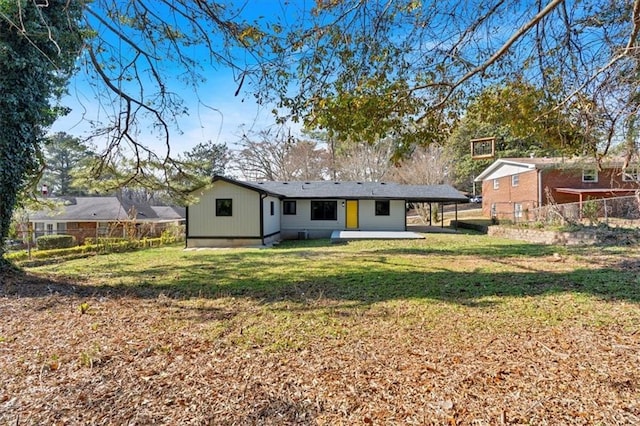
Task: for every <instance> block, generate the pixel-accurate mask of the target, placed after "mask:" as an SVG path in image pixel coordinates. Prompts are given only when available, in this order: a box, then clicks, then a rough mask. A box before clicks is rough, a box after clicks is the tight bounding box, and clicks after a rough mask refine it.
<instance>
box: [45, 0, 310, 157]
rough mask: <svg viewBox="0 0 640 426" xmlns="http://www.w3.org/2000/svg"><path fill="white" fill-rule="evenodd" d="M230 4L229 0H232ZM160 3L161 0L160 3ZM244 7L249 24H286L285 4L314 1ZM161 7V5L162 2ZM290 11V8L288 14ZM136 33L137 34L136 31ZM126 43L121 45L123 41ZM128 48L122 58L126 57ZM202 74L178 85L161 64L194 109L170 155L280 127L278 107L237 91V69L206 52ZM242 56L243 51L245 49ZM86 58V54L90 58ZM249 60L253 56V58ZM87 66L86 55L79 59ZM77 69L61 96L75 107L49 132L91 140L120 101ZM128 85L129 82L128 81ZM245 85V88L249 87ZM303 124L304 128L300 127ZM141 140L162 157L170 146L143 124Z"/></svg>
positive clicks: (269, 1) (271, 0)
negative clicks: (96, 124) (95, 125)
mask: <svg viewBox="0 0 640 426" xmlns="http://www.w3.org/2000/svg"><path fill="white" fill-rule="evenodd" d="M229 3H231V2H228V1H227V2H225V4H229ZM158 4H160V3H158ZM241 4H245V6H244V7H243V9H242V16H243V17H245V19H247V20H248V21H249V22H253V21H255V20H258V21H260V22H265V21H271V20H273V19H282V21H281V22H286V21H287V20H288V19H290V16H285V15H284V14H283V10H284V7H285V6H286V7H291V4H293V9H287V10H290V11H291V10H296V9H297V10H300V9H305V8H309V7H312V6H313V4H314V2H313V1H305V0H296V1H293V2H288V1H286V0H253V1H249V2H245V3H241ZM160 7H161V6H160ZM289 13H291V12H289ZM89 20H90V21H92V23H93V24H94V25H96V28H99V27H100V25H99V24H98V23H97V22H96V20H95V19H93V20H92V19H91V17H89ZM102 28H103V29H102V30H100V29H98V32H99V33H100V34H101V37H102V38H104V39H106V40H107V41H108V42H109V44H111V45H113V46H115V45H117V44H118V41H117V40H116V39H115V37H113V36H112V35H110V34H109V31H108V30H104V27H102ZM132 37H135V35H132ZM120 45H122V43H120ZM127 53H129V54H130V53H131V51H128V52H125V54H124V55H123V56H126V54H127ZM201 53H202V63H203V64H204V65H203V66H202V70H201V72H202V74H203V75H204V76H205V77H206V82H204V83H201V84H199V85H198V87H197V88H196V89H195V90H194V88H191V87H187V86H185V85H182V84H177V79H176V78H173V77H175V76H171V73H172V72H174V70H173V69H172V68H171V67H172V64H171V63H170V62H169V63H167V62H165V63H162V64H161V67H163V68H164V70H163V72H166V73H167V74H166V75H169V76H170V79H169V81H170V82H171V84H170V85H171V87H170V90H172V91H175V92H176V93H177V94H178V95H180V96H181V97H182V98H183V100H184V102H185V106H186V107H187V108H188V110H189V113H188V115H187V116H182V117H180V118H179V121H178V124H179V126H180V131H178V130H175V129H172V132H171V153H172V154H173V155H175V154H176V153H180V152H184V151H186V150H189V149H191V148H192V147H193V146H195V145H196V144H198V143H200V142H206V141H209V140H211V141H213V142H215V143H226V144H227V145H228V146H229V147H231V148H234V147H237V145H235V144H236V143H237V142H238V141H239V140H240V138H241V135H242V134H243V133H250V132H252V131H253V132H257V131H259V130H261V129H265V128H268V127H270V126H273V125H275V119H274V117H273V115H272V113H271V110H272V108H273V106H260V105H258V104H257V103H256V101H255V98H254V96H253V95H252V94H250V93H247V92H246V91H244V90H243V91H241V92H240V93H239V94H238V96H235V92H236V90H237V89H238V83H237V82H236V79H234V73H233V72H232V70H230V69H229V68H225V67H224V66H222V65H219V66H216V67H213V66H210V65H209V64H207V59H208V54H207V52H206V51H204V50H203V51H202V52H201ZM240 57H241V58H242V52H240ZM85 59H86V58H85ZM249 60H250V59H249ZM80 64H82V59H81V61H80ZM80 70H81V71H80V72H78V73H77V74H76V75H75V76H74V77H73V78H72V79H71V81H70V82H69V87H68V91H69V95H68V96H66V97H65V98H64V99H63V100H62V104H63V105H64V106H67V107H69V108H71V113H70V114H68V115H67V116H65V117H61V118H59V119H58V120H57V121H56V122H55V123H54V125H53V126H52V127H51V129H50V132H52V133H53V132H67V133H69V134H71V135H74V136H77V137H80V138H87V137H89V136H90V135H91V133H92V130H93V129H92V125H91V122H92V121H100V120H102V123H103V124H107V122H106V121H105V120H106V119H105V117H106V114H105V108H106V109H108V107H109V105H108V104H109V102H113V103H116V102H117V100H116V99H115V97H111V99H110V100H109V99H107V101H106V102H105V100H104V99H102V100H101V101H98V100H97V95H96V90H98V91H99V92H100V94H101V95H104V94H105V91H104V88H102V89H100V88H98V89H96V88H95V85H92V81H95V79H94V80H92V77H95V76H94V75H92V74H87V73H85V72H84V71H83V67H82V65H81V67H80ZM123 84H126V83H123ZM248 87H249V86H248V85H245V89H246V88H248ZM298 127H299V126H298ZM139 130H140V131H139V133H138V136H137V138H138V140H139V141H140V142H142V143H143V144H145V145H147V146H149V147H150V148H151V149H152V150H154V151H156V152H157V153H158V154H159V155H164V151H165V150H166V147H165V145H164V140H163V139H162V138H159V137H158V136H157V135H154V134H153V132H152V130H151V129H150V128H149V127H146V128H145V126H140V129H139ZM93 143H94V144H95V145H96V146H97V147H98V148H99V149H100V148H102V145H104V144H105V140H104V139H102V140H101V139H99V138H96V139H94V140H93Z"/></svg>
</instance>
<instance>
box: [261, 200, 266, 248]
mask: <svg viewBox="0 0 640 426" xmlns="http://www.w3.org/2000/svg"><path fill="white" fill-rule="evenodd" d="M266 198H267V194H265V193H264V192H263V193H261V194H260V238H261V239H262V245H264V200H265V199H266Z"/></svg>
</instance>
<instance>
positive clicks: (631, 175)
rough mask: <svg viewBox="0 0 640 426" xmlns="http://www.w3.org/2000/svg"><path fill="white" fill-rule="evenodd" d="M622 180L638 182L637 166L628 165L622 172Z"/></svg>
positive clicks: (639, 172) (639, 180) (638, 170)
mask: <svg viewBox="0 0 640 426" xmlns="http://www.w3.org/2000/svg"><path fill="white" fill-rule="evenodd" d="M622 180H623V181H624V182H640V169H639V168H638V167H629V168H628V169H627V170H625V171H624V173H622Z"/></svg>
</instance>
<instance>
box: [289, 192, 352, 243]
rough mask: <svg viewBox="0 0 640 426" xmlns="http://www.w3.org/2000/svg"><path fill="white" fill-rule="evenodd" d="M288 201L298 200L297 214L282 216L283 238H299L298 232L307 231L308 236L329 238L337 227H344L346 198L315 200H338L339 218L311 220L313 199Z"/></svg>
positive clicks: (296, 200)
mask: <svg viewBox="0 0 640 426" xmlns="http://www.w3.org/2000/svg"><path fill="white" fill-rule="evenodd" d="M287 201H295V202H296V214H295V215H288V214H283V215H282V216H281V221H280V226H281V229H282V231H281V232H282V238H283V239H290V238H298V235H299V234H298V233H299V232H303V231H306V232H307V236H308V238H329V237H330V236H331V232H332V231H334V230H336V229H344V225H345V206H344V200H336V199H331V198H327V199H325V200H313V201H336V202H337V206H338V209H337V212H336V213H337V218H336V220H311V200H305V199H302V200H300V199H288V200H287Z"/></svg>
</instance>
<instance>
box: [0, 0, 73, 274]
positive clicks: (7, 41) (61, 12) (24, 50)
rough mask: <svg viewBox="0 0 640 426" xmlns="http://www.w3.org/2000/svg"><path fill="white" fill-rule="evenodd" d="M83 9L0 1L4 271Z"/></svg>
mask: <svg viewBox="0 0 640 426" xmlns="http://www.w3.org/2000/svg"><path fill="white" fill-rule="evenodd" d="M82 10H83V3H82V2H77V1H73V2H69V1H67V0H50V1H48V2H47V3H46V4H44V5H40V4H38V3H36V2H33V1H24V0H20V1H15V0H0V16H1V17H2V18H1V20H2V25H0V93H2V96H0V199H1V200H2V203H0V268H3V267H6V261H4V260H3V257H2V256H1V255H2V253H3V251H4V249H3V244H2V242H3V241H4V238H5V237H6V236H7V235H8V232H9V226H10V223H11V217H12V212H13V209H14V206H15V204H16V201H17V197H18V193H19V192H20V191H21V190H22V189H23V188H24V187H25V185H26V184H27V183H28V182H29V177H30V176H35V175H36V174H37V173H38V171H39V169H40V164H39V161H38V159H39V158H41V155H42V153H41V146H42V142H43V136H44V130H45V129H46V126H48V125H49V124H51V123H52V122H53V120H54V119H55V117H56V116H57V114H58V113H59V112H60V111H59V110H58V109H56V105H55V103H54V102H55V99H56V98H58V97H59V96H60V95H61V94H62V93H63V90H64V87H65V83H66V81H67V79H68V78H69V76H70V75H71V73H72V71H73V68H74V64H75V60H76V59H77V57H78V55H79V53H80V49H81V47H82V44H83V31H82V26H81V24H80V22H81V18H82Z"/></svg>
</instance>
